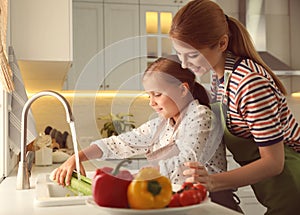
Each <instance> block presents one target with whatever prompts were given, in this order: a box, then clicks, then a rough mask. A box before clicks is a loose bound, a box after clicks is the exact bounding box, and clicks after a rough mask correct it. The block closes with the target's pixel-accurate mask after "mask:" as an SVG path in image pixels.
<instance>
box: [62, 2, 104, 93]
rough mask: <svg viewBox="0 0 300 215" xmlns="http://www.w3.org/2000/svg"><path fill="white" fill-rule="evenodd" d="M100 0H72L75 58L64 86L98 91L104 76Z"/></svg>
mask: <svg viewBox="0 0 300 215" xmlns="http://www.w3.org/2000/svg"><path fill="white" fill-rule="evenodd" d="M103 8H104V6H103V1H102V2H101V1H97V2H84V1H80V2H78V1H74V2H73V50H74V61H73V65H72V68H71V70H70V71H69V73H68V78H67V83H66V84H65V88H66V89H75V90H97V89H98V88H99V87H100V85H102V84H103V77H104V55H103V48H104V35H103V31H104V21H103V18H104V17H103V16H104V9H103Z"/></svg>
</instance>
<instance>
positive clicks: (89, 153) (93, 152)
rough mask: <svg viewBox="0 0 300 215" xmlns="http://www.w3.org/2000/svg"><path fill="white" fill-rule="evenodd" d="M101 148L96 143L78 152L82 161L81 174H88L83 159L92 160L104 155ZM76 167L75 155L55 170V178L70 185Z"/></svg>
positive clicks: (60, 182)
mask: <svg viewBox="0 0 300 215" xmlns="http://www.w3.org/2000/svg"><path fill="white" fill-rule="evenodd" d="M102 154H103V153H102V151H101V149H100V148H99V147H98V146H96V145H90V146H88V147H87V148H85V149H83V150H82V151H79V152H78V156H79V161H80V174H82V175H86V173H85V170H84V167H83V165H82V164H81V163H82V162H83V161H87V160H92V159H96V158H101V157H102ZM75 169H76V161H75V155H72V156H71V157H69V158H68V160H66V161H65V162H64V163H63V164H62V165H61V166H60V167H58V168H57V169H56V170H54V173H53V180H56V181H57V182H58V183H59V184H61V185H65V184H66V185H69V184H70V180H71V178H72V173H73V171H74V170H75Z"/></svg>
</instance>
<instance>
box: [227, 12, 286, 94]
mask: <svg viewBox="0 0 300 215" xmlns="http://www.w3.org/2000/svg"><path fill="white" fill-rule="evenodd" d="M227 22H228V28H229V38H230V39H229V43H228V48H227V49H228V50H229V51H231V52H232V53H233V54H234V55H235V56H241V57H246V58H250V59H251V60H253V61H255V62H256V63H258V64H260V65H261V66H262V67H264V68H265V70H267V72H268V73H269V74H270V75H271V76H272V78H273V80H274V81H275V84H276V85H277V87H278V88H279V89H280V91H281V92H282V93H283V94H284V95H286V94H287V92H286V89H285V87H284V85H283V84H282V83H281V81H280V80H279V78H278V77H277V76H276V75H275V74H274V72H273V71H272V69H271V68H270V67H269V66H268V65H267V64H266V63H265V62H264V61H263V59H262V58H261V57H260V55H259V54H258V53H257V51H256V49H255V47H254V45H253V42H252V39H251V36H250V34H249V32H248V31H247V29H246V28H245V27H244V25H242V23H241V22H239V21H238V20H237V19H235V18H233V17H228V16H227Z"/></svg>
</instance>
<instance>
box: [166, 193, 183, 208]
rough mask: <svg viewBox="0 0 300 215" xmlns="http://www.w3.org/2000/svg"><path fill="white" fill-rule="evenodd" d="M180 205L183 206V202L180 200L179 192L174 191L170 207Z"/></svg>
mask: <svg viewBox="0 0 300 215" xmlns="http://www.w3.org/2000/svg"><path fill="white" fill-rule="evenodd" d="M180 206H181V204H180V202H179V193H174V194H173V195H172V198H171V201H170V203H169V205H168V207H170V208H171V207H180Z"/></svg>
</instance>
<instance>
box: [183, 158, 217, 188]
mask: <svg viewBox="0 0 300 215" xmlns="http://www.w3.org/2000/svg"><path fill="white" fill-rule="evenodd" d="M184 165H185V166H186V167H188V169H186V170H184V171H183V175H185V176H188V178H187V179H186V182H192V183H201V184H202V185H203V186H205V187H206V189H207V190H208V191H211V190H212V189H213V186H212V181H211V177H210V175H209V174H208V172H207V170H206V168H205V167H204V166H202V165H201V164H200V163H199V162H186V163H184Z"/></svg>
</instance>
